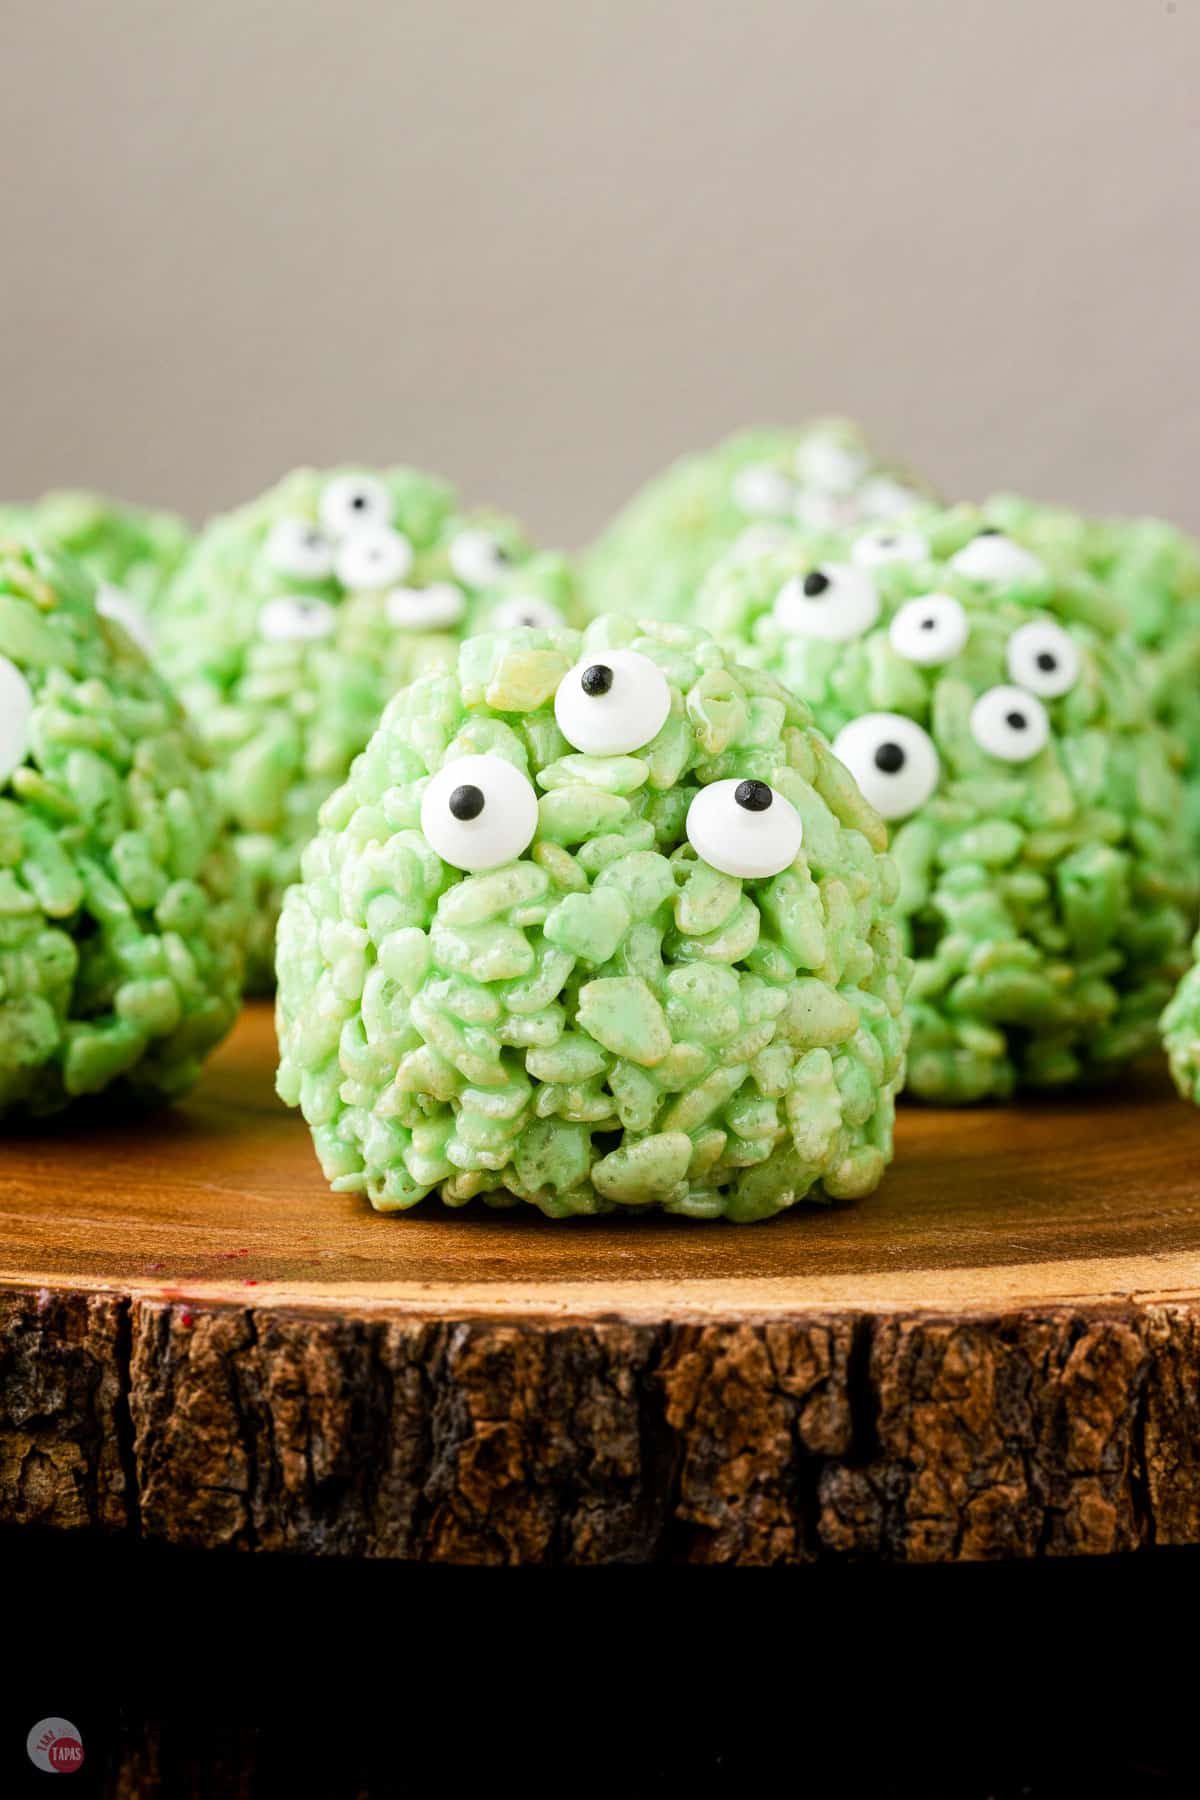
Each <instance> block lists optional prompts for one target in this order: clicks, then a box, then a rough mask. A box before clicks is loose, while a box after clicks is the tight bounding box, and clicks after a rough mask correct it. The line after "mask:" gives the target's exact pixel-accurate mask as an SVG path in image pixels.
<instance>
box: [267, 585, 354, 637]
mask: <svg viewBox="0 0 1200 1800" xmlns="http://www.w3.org/2000/svg"><path fill="white" fill-rule="evenodd" d="M336 629H337V611H336V609H335V608H334V607H332V606H330V604H329V602H328V600H316V599H313V598H311V597H310V596H309V595H307V594H280V595H279V597H278V598H277V599H275V600H268V601H267V604H266V605H265V606H264V607H263V609H262V611H261V612H260V613H259V615H258V635H259V637H262V638H266V640H267V642H268V643H271V644H292V643H307V642H311V641H313V640H315V639H317V638H326V637H332V636H333V634H334V631H335V630H336Z"/></svg>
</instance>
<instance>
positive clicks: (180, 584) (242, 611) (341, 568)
mask: <svg viewBox="0 0 1200 1800" xmlns="http://www.w3.org/2000/svg"><path fill="white" fill-rule="evenodd" d="M529 555H530V551H529V546H528V544H527V542H526V540H525V538H524V535H523V534H522V532H521V531H520V529H519V528H518V527H517V526H516V525H515V524H514V523H513V522H512V520H510V519H507V518H504V517H502V516H501V515H498V514H492V513H485V512H475V513H463V512H462V511H461V510H460V509H459V505H458V501H457V499H456V497H455V495H454V493H453V491H452V489H450V488H449V487H447V486H446V485H445V484H444V483H443V482H440V481H437V480H435V479H434V478H433V477H431V476H428V475H423V474H420V473H419V472H417V471H416V470H413V469H405V468H396V469H388V470H383V471H377V472H374V473H371V472H367V471H362V470H334V471H331V472H327V473H318V472H316V471H314V470H311V469H302V470H299V471H297V472H296V473H294V474H292V475H289V476H288V477H287V478H286V479H285V480H284V481H282V482H281V483H280V484H279V486H278V487H275V488H273V489H272V490H271V491H270V492H269V493H268V494H265V495H264V496H263V497H262V498H261V499H259V500H255V501H253V502H252V503H251V504H250V505H248V506H243V507H241V508H240V509H239V510H238V511H236V512H234V513H231V514H229V515H228V516H227V517H224V518H219V519H216V520H214V521H213V523H212V524H210V525H209V526H208V527H207V529H206V530H205V531H204V532H202V533H201V535H200V537H199V539H198V540H197V543H196V546H195V549H194V550H193V552H192V554H191V555H190V556H189V557H188V559H187V561H186V562H185V564H184V565H183V567H182V569H181V570H180V572H179V574H178V576H177V577H176V579H175V580H174V581H173V582H172V583H171V585H170V587H169V588H168V590H167V592H166V594H165V595H164V596H163V601H162V605H161V607H160V610H159V632H158V649H157V657H158V661H159V665H160V667H161V668H162V669H163V670H164V672H165V673H166V674H167V676H168V678H169V679H170V680H171V681H172V682H173V683H174V685H175V687H176V689H177V690H178V692H179V693H180V694H181V695H182V697H183V700H184V702H185V704H186V705H187V707H188V708H189V710H190V711H191V713H192V714H193V716H194V718H195V719H196V722H197V724H198V726H199V728H200V731H201V732H202V734H203V736H204V738H205V740H206V742H207V743H208V744H209V746H210V747H211V749H212V751H213V752H214V754H215V756H216V758H217V761H218V764H219V767H220V777H221V788H222V795H223V798H224V800H225V802H226V804H227V805H228V807H229V809H230V811H231V813H232V816H233V818H234V820H235V823H236V825H237V828H238V834H239V836H238V843H239V850H240V853H241V855H242V856H243V858H244V860H245V862H246V864H247V866H248V868H249V870H250V872H251V876H252V879H253V882H254V887H255V892H256V898H257V907H256V920H255V926H254V932H253V936H252V941H251V961H250V983H251V986H252V988H254V989H258V990H268V989H269V988H270V986H271V984H272V979H273V975H272V969H273V959H274V934H275V924H276V920H277V918H278V915H279V904H280V900H281V898H282V895H283V890H284V888H285V887H286V886H287V884H288V883H289V882H290V881H294V880H295V879H296V877H297V875H298V874H299V872H300V852H301V850H302V849H303V848H304V845H305V844H306V843H307V841H308V839H309V838H310V837H311V836H312V834H313V832H314V831H315V829H316V824H317V813H318V811H319V809H320V806H321V802H322V801H323V800H324V799H325V798H326V796H327V795H328V794H330V793H332V791H333V790H334V788H335V787H337V785H338V783H339V782H341V781H344V780H345V777H346V775H347V773H348V771H349V768H350V764H351V762H352V761H353V759H354V758H355V756H357V754H358V752H359V751H360V750H361V749H362V748H363V747H364V745H365V744H366V742H367V740H368V738H369V737H370V735H371V732H372V731H373V730H374V728H375V726H376V724H377V723H378V721H379V715H380V713H381V712H382V710H383V707H384V704H385V702H386V701H387V700H388V699H389V698H390V697H391V695H392V694H393V693H394V692H395V691H396V689H397V688H398V687H400V686H402V685H403V684H404V683H405V682H408V681H411V680H413V679H414V678H415V677H416V676H418V675H421V674H422V673H424V672H425V671H426V670H429V669H435V668H449V667H452V666H453V663H454V657H455V651H456V648H457V644H458V640H459V637H460V636H461V635H462V633H463V632H464V631H467V630H470V629H473V628H475V627H476V626H478V625H481V624H483V623H484V622H485V621H487V620H489V619H490V617H491V614H492V611H493V610H496V609H499V610H500V613H501V617H502V618H504V617H508V616H510V614H513V612H514V607H515V606H516V605H518V604H523V605H524V606H525V610H529V606H530V604H532V603H533V602H536V610H537V611H538V613H539V616H540V617H543V618H552V619H553V618H554V617H556V616H557V614H558V613H559V612H560V611H561V610H562V609H563V608H564V607H565V606H566V605H567V604H568V603H569V599H568V597H569V592H570V582H569V573H564V569H563V565H562V559H559V558H545V559H539V560H538V562H537V563H536V564H534V565H533V566H532V567H529V574H528V584H527V583H526V582H525V581H524V580H521V581H518V576H521V577H523V576H524V574H525V567H523V566H522V565H525V566H528V558H529ZM547 608H549V609H550V612H549V613H547V611H546V609H547Z"/></svg>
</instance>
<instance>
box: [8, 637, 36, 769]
mask: <svg viewBox="0 0 1200 1800" xmlns="http://www.w3.org/2000/svg"><path fill="white" fill-rule="evenodd" d="M32 717H33V692H32V689H31V688H30V686H29V683H28V682H27V681H26V679H25V677H24V676H23V675H22V673H21V671H20V669H18V667H17V665H16V664H15V663H10V662H9V660H8V658H7V656H0V781H7V780H8V778H9V776H10V775H11V774H12V772H13V770H14V769H15V768H18V767H19V766H20V764H21V763H23V762H24V761H25V758H26V756H28V754H29V721H30V719H31V718H32Z"/></svg>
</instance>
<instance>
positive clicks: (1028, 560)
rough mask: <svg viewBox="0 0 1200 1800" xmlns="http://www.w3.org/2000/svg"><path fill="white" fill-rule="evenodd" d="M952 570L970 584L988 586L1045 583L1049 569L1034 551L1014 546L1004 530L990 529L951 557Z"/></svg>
mask: <svg viewBox="0 0 1200 1800" xmlns="http://www.w3.org/2000/svg"><path fill="white" fill-rule="evenodd" d="M950 567H951V568H952V569H953V570H954V572H955V574H957V575H965V576H966V577H967V580H968V581H983V582H986V583H987V584H988V586H989V587H1000V586H1004V585H1007V584H1008V583H1009V582H1018V581H1020V582H1028V581H1043V580H1044V579H1045V575H1046V567H1045V564H1044V563H1043V562H1041V561H1040V559H1039V558H1038V557H1036V556H1034V554H1033V552H1032V551H1031V550H1026V549H1024V548H1023V547H1022V546H1021V545H1020V544H1015V543H1014V542H1013V540H1012V538H1010V537H1005V535H1004V533H1003V532H1002V531H993V530H991V529H990V528H989V529H988V530H986V531H981V532H980V533H979V535H978V537H973V538H972V539H971V541H970V543H969V544H964V545H963V547H962V549H961V550H958V551H956V552H955V554H954V555H953V556H952V557H951V558H950Z"/></svg>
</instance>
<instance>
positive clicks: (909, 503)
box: [854, 475, 921, 519]
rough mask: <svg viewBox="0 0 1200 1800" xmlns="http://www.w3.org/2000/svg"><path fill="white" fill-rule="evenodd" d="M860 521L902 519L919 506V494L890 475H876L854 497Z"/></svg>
mask: <svg viewBox="0 0 1200 1800" xmlns="http://www.w3.org/2000/svg"><path fill="white" fill-rule="evenodd" d="M854 498H855V501H856V503H857V506H858V516H859V518H861V519H902V518H903V517H904V515H905V513H910V512H913V511H915V509H916V508H917V507H918V506H920V505H921V496H920V494H914V492H913V490H912V489H911V488H910V487H905V485H904V483H903V482H902V481H897V480H895V479H894V477H893V476H891V475H876V476H875V478H874V479H873V480H872V481H868V482H866V483H864V485H863V486H862V487H861V488H860V489H859V491H858V493H857V494H856V495H855V496H854Z"/></svg>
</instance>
